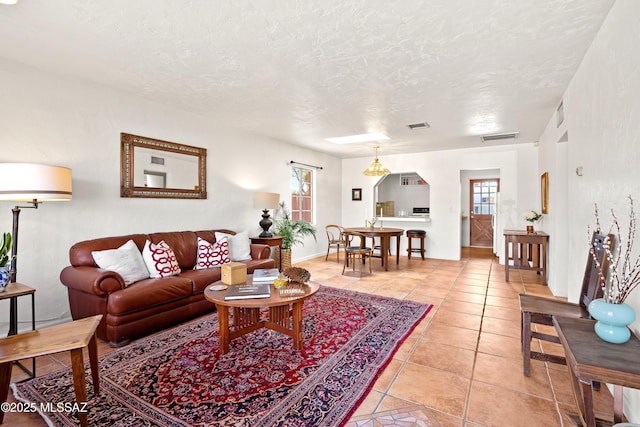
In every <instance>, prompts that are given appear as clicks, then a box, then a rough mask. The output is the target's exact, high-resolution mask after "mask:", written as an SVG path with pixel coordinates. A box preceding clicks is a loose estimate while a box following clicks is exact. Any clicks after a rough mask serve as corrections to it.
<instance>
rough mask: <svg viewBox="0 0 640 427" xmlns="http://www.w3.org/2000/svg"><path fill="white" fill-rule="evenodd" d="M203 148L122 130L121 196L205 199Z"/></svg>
mask: <svg viewBox="0 0 640 427" xmlns="http://www.w3.org/2000/svg"><path fill="white" fill-rule="evenodd" d="M206 153H207V150H206V149H205V148H198V147H192V146H189V145H184V144H178V143H175V142H168V141H161V140H157V139H153V138H146V137H142V136H137V135H130V134H125V133H122V134H121V173H120V175H121V176H120V184H121V187H120V195H121V197H161V198H182V199H185V198H186V199H192V198H198V199H206V198H207V194H206V191H205V186H206Z"/></svg>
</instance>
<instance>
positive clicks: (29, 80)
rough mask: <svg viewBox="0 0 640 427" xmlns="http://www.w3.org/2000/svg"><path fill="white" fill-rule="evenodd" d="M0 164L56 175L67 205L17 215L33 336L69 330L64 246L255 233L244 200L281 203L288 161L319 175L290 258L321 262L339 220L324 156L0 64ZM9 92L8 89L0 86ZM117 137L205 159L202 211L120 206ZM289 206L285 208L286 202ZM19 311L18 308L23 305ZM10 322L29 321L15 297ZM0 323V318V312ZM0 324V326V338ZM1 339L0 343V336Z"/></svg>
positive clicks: (336, 174)
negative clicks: (179, 233)
mask: <svg viewBox="0 0 640 427" xmlns="http://www.w3.org/2000/svg"><path fill="white" fill-rule="evenodd" d="M0 81H2V82H5V84H3V85H2V86H0V120H1V121H2V122H1V123H0V162H33V163H47V164H55V165H61V166H67V167H70V168H71V169H72V172H73V200H72V201H70V202H66V203H54V202H51V203H45V204H42V205H41V206H40V207H39V208H38V209H37V210H34V209H23V210H22V213H21V215H20V233H19V245H20V247H19V250H18V256H19V258H18V281H19V282H22V283H25V284H28V285H30V286H33V287H35V288H36V289H37V292H36V311H37V319H38V322H39V326H41V325H44V324H47V323H53V322H59V321H61V320H66V319H69V317H70V316H69V308H68V302H67V294H66V288H65V287H64V286H63V285H61V284H60V282H59V274H60V271H61V270H62V268H63V267H64V266H66V265H68V262H69V261H68V250H69V247H70V246H71V245H72V244H73V243H75V242H77V241H80V240H84V239H92V238H97V237H103V236H114V235H122V234H129V233H145V232H155V231H176V230H197V229H211V228H229V229H232V230H236V231H241V230H250V232H252V233H254V234H257V233H258V231H259V227H258V221H259V220H260V219H261V210H260V209H255V208H253V196H252V193H253V191H254V190H258V191H269V192H276V193H280V194H281V196H282V200H286V201H287V202H289V200H290V199H289V197H285V195H288V194H289V191H290V190H289V188H290V166H288V165H287V162H288V161H289V160H291V159H293V160H295V161H298V162H302V163H308V164H314V165H319V166H322V167H323V168H324V169H323V170H322V171H319V172H318V173H317V174H316V176H317V193H316V202H317V203H318V206H322V209H319V210H318V218H317V224H316V225H317V227H318V242H317V243H315V242H314V241H313V239H312V238H311V239H307V240H306V241H305V245H304V246H297V247H295V248H294V250H293V259H294V261H295V260H298V259H303V258H308V257H312V256H316V255H321V254H324V253H325V252H326V247H327V246H326V237H325V233H324V225H325V224H329V223H337V222H339V221H340V215H341V206H340V203H341V199H340V191H341V189H340V187H341V180H340V176H341V167H342V165H341V162H340V160H339V159H336V158H334V157H332V156H329V155H326V154H321V153H318V152H314V151H311V150H308V149H304V148H301V147H297V146H293V145H290V144H285V143H282V142H278V141H270V140H265V139H264V138H260V137H257V136H255V135H250V134H244V133H241V132H239V131H234V130H231V129H227V128H225V127H224V126H223V125H221V124H219V123H216V120H215V117H199V116H196V115H194V114H190V113H188V112H185V111H179V110H175V109H173V108H170V107H166V106H162V105H159V104H156V103H152V102H149V101H146V100H144V99H141V98H136V97H133V96H131V95H128V94H125V93H122V92H118V91H115V90H111V89H109V88H106V87H102V86H97V85H93V84H89V83H85V82H80V81H76V80H69V79H66V78H64V77H57V76H53V75H50V74H45V73H42V72H40V71H38V70H35V69H32V68H29V67H25V66H23V65H21V64H17V63H15V62H11V61H7V60H2V59H0ZM9 82H10V83H9ZM120 132H127V133H133V134H137V135H143V136H148V137H151V138H157V139H163V140H167V141H173V142H179V143H183V144H187V145H193V146H198V147H205V148H207V150H208V152H207V172H208V174H207V190H208V198H207V199H206V200H177V199H134V198H120ZM288 204H289V203H288ZM14 205H15V203H13V202H6V201H3V202H0V231H10V230H11V221H12V216H11V209H12V208H13V206H14ZM23 300H24V301H23ZM19 302H20V310H19V311H20V321H21V322H25V321H27V320H29V319H30V309H29V304H28V303H29V299H28V298H20V299H19ZM1 303H2V304H0V312H3V313H5V312H7V310H8V304H7V303H6V301H2V302H1ZM7 322H8V319H5V318H0V328H1V329H4V328H6V327H7ZM0 333H1V332H0Z"/></svg>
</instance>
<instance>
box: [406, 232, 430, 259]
mask: <svg viewBox="0 0 640 427" xmlns="http://www.w3.org/2000/svg"><path fill="white" fill-rule="evenodd" d="M426 236H427V232H426V231H424V230H407V240H408V241H409V247H408V248H407V252H408V255H409V259H411V253H413V252H416V253H420V255H421V256H422V259H424V239H425V237H426ZM413 239H420V248H412V247H411V241H412V240H413Z"/></svg>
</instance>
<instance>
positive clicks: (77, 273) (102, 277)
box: [60, 266, 126, 296]
mask: <svg viewBox="0 0 640 427" xmlns="http://www.w3.org/2000/svg"><path fill="white" fill-rule="evenodd" d="M60 281H61V282H62V284H63V285H65V286H66V287H68V288H73V289H76V290H78V291H80V292H84V293H87V294H94V295H98V296H106V295H107V294H109V293H110V292H114V291H117V290H120V289H124V288H125V286H126V285H125V283H124V280H123V279H122V276H120V275H119V274H118V273H116V272H114V271H109V270H104V269H102V268H96V267H88V266H79V267H73V266H68V267H65V268H64V269H63V270H62V272H61V273H60Z"/></svg>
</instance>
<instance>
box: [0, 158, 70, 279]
mask: <svg viewBox="0 0 640 427" xmlns="http://www.w3.org/2000/svg"><path fill="white" fill-rule="evenodd" d="M0 200H11V201H16V202H25V203H30V204H29V205H27V206H16V207H14V208H13V209H12V210H11V211H12V212H13V230H12V235H13V244H12V246H11V272H10V273H9V274H10V280H11V282H15V281H16V276H17V270H18V266H17V255H18V218H19V215H20V209H21V208H33V209H37V208H38V205H39V204H40V203H42V202H45V201H64V200H71V169H69V168H65V167H62V166H49V165H42V164H35V163H0Z"/></svg>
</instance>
